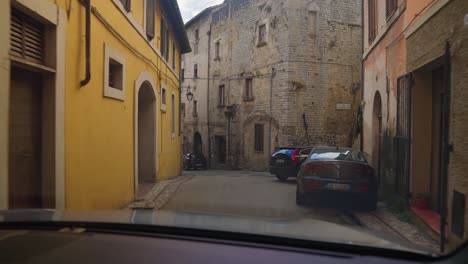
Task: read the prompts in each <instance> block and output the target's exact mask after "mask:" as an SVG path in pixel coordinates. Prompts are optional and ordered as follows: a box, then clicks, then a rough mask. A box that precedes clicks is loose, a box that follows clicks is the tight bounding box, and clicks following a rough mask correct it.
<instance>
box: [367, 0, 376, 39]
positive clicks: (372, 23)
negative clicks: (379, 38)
mask: <svg viewBox="0 0 468 264" xmlns="http://www.w3.org/2000/svg"><path fill="white" fill-rule="evenodd" d="M367 7H368V19H369V21H368V24H369V27H368V30H369V43H371V42H372V41H373V40H374V39H375V37H376V34H377V32H376V31H377V0H368V2H367Z"/></svg>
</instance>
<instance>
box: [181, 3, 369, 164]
mask: <svg viewBox="0 0 468 264" xmlns="http://www.w3.org/2000/svg"><path fill="white" fill-rule="evenodd" d="M360 2H361V1H359V0H345V1H332V0H316V1H296V0H288V1H284V0H227V1H225V2H224V3H223V4H222V5H221V6H220V7H219V8H218V9H216V10H213V11H212V13H211V20H212V30H211V34H212V35H211V37H212V44H211V47H212V49H211V61H210V64H211V66H210V67H211V69H210V77H211V80H210V82H211V84H210V86H211V88H210V93H209V97H210V109H209V111H210V128H211V135H210V136H211V142H212V144H211V149H212V150H213V149H215V147H216V146H215V144H214V143H215V142H214V136H216V135H221V136H226V140H227V142H228V144H227V145H228V148H229V150H227V151H228V152H229V153H231V155H230V157H228V160H229V161H230V164H228V165H229V166H231V167H239V168H245V169H254V170H266V169H267V168H268V161H269V158H270V155H271V153H272V152H273V150H274V148H275V147H278V146H284V145H304V144H307V142H308V140H307V138H306V136H305V129H304V120H303V117H302V116H303V114H305V117H306V123H307V125H308V134H309V141H310V144H321V145H341V146H343V145H345V146H350V145H351V144H352V140H353V137H354V136H355V135H354V134H353V131H355V129H354V130H353V128H355V124H356V118H355V117H356V112H357V111H356V110H357V107H358V102H359V94H360V91H359V90H358V89H356V88H358V87H359V86H360V84H359V80H360V75H361V73H360V66H361V65H360V62H361V61H360V54H361V27H360V23H361V17H360V10H361V7H360ZM310 12H312V13H313V12H315V14H316V19H315V20H314V21H315V22H316V23H315V26H313V28H314V34H311V22H310V19H311V18H310V14H311V13H310ZM262 23H266V25H267V41H266V45H257V44H258V43H257V42H258V41H257V39H258V34H259V32H258V26H259V25H260V24H262ZM218 41H219V43H220V58H219V60H215V49H214V47H215V46H214V45H215V43H216V42H218ZM186 56H190V54H189V55H186ZM186 75H187V71H186ZM246 78H252V79H253V96H254V99H253V100H244V85H245V79H246ZM220 85H224V86H225V91H226V99H225V106H218V87H219V86H220ZM338 103H340V104H346V105H349V107H350V108H351V109H349V110H337V109H336V104H338ZM227 106H232V107H229V109H233V110H234V113H233V117H232V118H231V119H229V118H227V117H226V113H225V111H226V110H227V109H228V107H227ZM270 113H271V114H270ZM255 124H263V125H264V151H263V152H256V151H255V150H254V126H255ZM228 128H230V130H231V131H230V132H228V131H227V130H228ZM212 153H213V151H212ZM212 158H214V157H212ZM213 164H215V162H213Z"/></svg>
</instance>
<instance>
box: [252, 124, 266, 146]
mask: <svg viewBox="0 0 468 264" xmlns="http://www.w3.org/2000/svg"><path fill="white" fill-rule="evenodd" d="M263 140H264V138H263V125H262V124H255V143H254V145H255V151H263Z"/></svg>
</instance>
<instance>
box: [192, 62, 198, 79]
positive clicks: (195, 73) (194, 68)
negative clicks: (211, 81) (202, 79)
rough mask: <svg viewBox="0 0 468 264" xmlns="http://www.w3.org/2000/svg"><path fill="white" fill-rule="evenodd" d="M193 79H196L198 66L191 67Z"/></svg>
mask: <svg viewBox="0 0 468 264" xmlns="http://www.w3.org/2000/svg"><path fill="white" fill-rule="evenodd" d="M193 77H194V78H198V64H194V65H193Z"/></svg>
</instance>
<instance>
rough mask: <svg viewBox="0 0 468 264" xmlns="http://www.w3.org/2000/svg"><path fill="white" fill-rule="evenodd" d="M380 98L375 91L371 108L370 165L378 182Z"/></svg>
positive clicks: (380, 120)
mask: <svg viewBox="0 0 468 264" xmlns="http://www.w3.org/2000/svg"><path fill="white" fill-rule="evenodd" d="M381 139H382V98H381V97H380V93H379V92H378V91H377V92H376V93H375V95H374V107H373V110H372V165H373V166H374V168H375V171H376V172H377V177H378V181H379V184H380V154H381V153H380V150H381V149H380V148H381V142H382V140H381Z"/></svg>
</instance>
